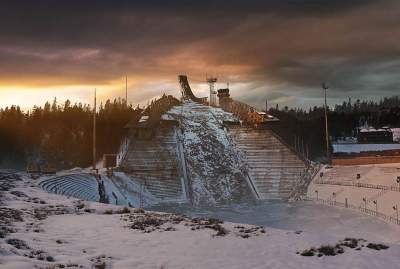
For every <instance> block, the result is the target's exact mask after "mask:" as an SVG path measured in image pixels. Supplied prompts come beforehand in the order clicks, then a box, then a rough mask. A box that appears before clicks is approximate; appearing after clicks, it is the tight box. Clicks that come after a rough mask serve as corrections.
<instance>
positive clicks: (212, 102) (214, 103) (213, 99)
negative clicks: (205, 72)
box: [206, 77, 217, 106]
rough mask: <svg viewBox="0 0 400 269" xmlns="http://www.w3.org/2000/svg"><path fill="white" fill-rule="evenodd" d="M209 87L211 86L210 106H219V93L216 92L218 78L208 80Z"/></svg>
mask: <svg viewBox="0 0 400 269" xmlns="http://www.w3.org/2000/svg"><path fill="white" fill-rule="evenodd" d="M206 80H207V83H208V85H210V106H217V92H216V91H215V82H217V78H216V77H207V78H206Z"/></svg>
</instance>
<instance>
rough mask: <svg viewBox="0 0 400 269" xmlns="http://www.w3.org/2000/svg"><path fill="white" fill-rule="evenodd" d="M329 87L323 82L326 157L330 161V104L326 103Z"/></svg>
mask: <svg viewBox="0 0 400 269" xmlns="http://www.w3.org/2000/svg"><path fill="white" fill-rule="evenodd" d="M328 88H329V87H328V86H327V85H326V83H322V89H323V90H324V94H325V96H324V97H325V106H324V107H325V139H326V157H327V158H328V161H329V159H330V152H329V131H328V112H327V109H328V106H327V104H326V90H327V89H328Z"/></svg>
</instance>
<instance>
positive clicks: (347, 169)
mask: <svg viewBox="0 0 400 269" xmlns="http://www.w3.org/2000/svg"><path fill="white" fill-rule="evenodd" d="M321 172H322V173H323V176H322V177H320V175H319V174H318V175H317V176H316V177H315V178H314V180H313V182H312V183H311V185H310V186H309V188H308V194H307V195H308V197H310V198H312V199H315V198H317V196H318V198H319V199H323V200H327V201H328V200H331V201H336V202H339V203H346V200H347V203H348V204H349V205H353V206H356V207H359V208H360V207H361V208H367V209H369V210H372V211H376V209H378V213H383V214H385V215H387V216H390V217H393V218H395V217H397V211H396V210H394V208H393V207H396V206H398V207H399V208H400V192H399V191H398V190H396V187H399V186H400V185H399V184H398V183H397V182H396V180H397V177H398V176H400V164H399V163H392V164H376V165H355V166H339V165H338V166H333V167H330V166H328V167H327V166H325V167H323V168H322V169H321ZM357 174H360V178H359V179H357ZM317 183H325V184H317ZM357 183H360V186H349V185H351V184H353V185H355V184H357ZM368 184H369V185H371V186H370V187H362V186H368ZM374 187H376V188H374ZM379 187H381V188H379ZM390 187H394V188H393V189H392V190H390V189H389V190H388V188H390ZM385 188H386V189H385ZM334 193H335V195H334ZM363 199H365V200H366V202H365V201H363ZM373 201H376V203H374V202H373Z"/></svg>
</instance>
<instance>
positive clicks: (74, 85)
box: [0, 0, 400, 108]
mask: <svg viewBox="0 0 400 269" xmlns="http://www.w3.org/2000/svg"><path fill="white" fill-rule="evenodd" d="M399 40H400V1H398V0H380V1H372V0H371V1H368V0H352V1H349V0H342V1H338V0H337V1H334V0H329V1H328V0H246V1H239V0H231V1H222V0H217V1H211V0H203V1H189V0H171V1H167V0H146V1H119V0H113V1H108V0H98V1H94V0H87V1H77V0H57V1H51V0H35V1H32V0H29V1H28V0H26V1H24V0H13V1H9V0H2V1H1V2H0V107H5V106H9V105H11V104H17V105H20V106H21V107H23V108H29V107H31V106H33V105H35V104H36V105H42V104H43V103H44V102H45V101H46V100H50V101H51V100H53V99H54V97H57V100H59V102H63V100H66V99H70V100H72V101H73V102H83V103H91V102H92V98H93V91H94V88H97V92H98V94H99V98H100V100H105V99H107V98H118V97H124V95H125V76H128V90H129V96H128V101H129V102H131V103H133V104H138V103H139V104H142V105H143V104H146V103H147V102H148V100H150V99H152V98H154V97H157V96H160V95H161V94H162V93H164V92H165V93H168V94H173V95H175V96H177V97H178V96H179V95H180V91H179V84H178V81H177V76H178V75H179V74H186V75H187V76H188V78H189V81H190V83H191V86H192V88H193V90H194V92H195V94H196V95H198V96H200V97H202V96H207V92H208V90H207V87H208V86H207V84H206V83H205V79H206V76H207V75H208V76H210V75H213V76H217V77H218V82H217V88H225V87H226V85H227V83H229V86H230V90H231V95H232V97H233V98H234V99H237V100H241V101H244V102H247V103H249V104H251V105H254V106H256V107H259V108H263V107H264V104H265V100H266V99H268V103H269V104H270V105H271V106H272V105H273V106H275V105H276V104H278V105H279V106H289V107H304V108H308V107H310V106H314V105H320V104H321V103H322V102H323V99H322V98H323V91H322V90H321V83H322V82H327V84H328V85H329V90H328V102H329V104H330V105H333V104H335V103H341V102H342V101H344V100H347V99H348V98H349V97H350V98H352V99H353V100H355V99H357V98H360V99H362V100H365V99H374V100H379V99H380V98H382V97H384V96H393V95H397V94H398V92H399V88H400V76H399V74H400V72H399V71H400V45H399V44H400V43H399Z"/></svg>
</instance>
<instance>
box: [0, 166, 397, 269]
mask: <svg viewBox="0 0 400 269" xmlns="http://www.w3.org/2000/svg"><path fill="white" fill-rule="evenodd" d="M0 183H1V185H0V187H1V188H0V201H1V202H0V212H1V216H0V226H1V227H2V228H1V229H0V231H1V235H2V236H1V237H2V238H0V268H2V269H3V268H4V269H14V268H16V269H21V268H29V269H31V268H108V269H109V268H114V269H121V268H127V269H128V268H129V269H131V268H240V269H242V268H296V269H301V268H307V269H309V268H374V269H375V268H385V269H392V268H393V269H394V268H398V265H399V264H400V255H399V253H400V237H399V232H400V229H399V227H397V226H394V225H389V224H386V223H384V222H381V221H379V220H378V219H374V218H370V217H367V216H364V215H360V214H358V213H356V212H353V211H350V210H345V209H336V208H331V207H325V206H319V205H313V204H310V203H300V204H279V203H275V204H271V203H264V204H258V205H252V204H242V205H231V206H228V205H226V206H225V207H221V208H215V207H211V208H209V209H201V208H198V209H196V210H194V211H193V209H190V208H186V209H185V208H182V209H181V210H182V211H184V212H186V213H191V214H193V215H196V216H203V217H207V218H208V217H211V216H217V217H219V218H222V219H225V220H226V221H235V222H237V221H240V222H244V223H250V224H255V225H257V226H253V225H249V224H234V223H231V222H225V223H220V222H218V221H216V220H206V219H203V220H199V219H190V218H184V217H182V216H180V215H175V214H173V215H171V214H160V213H156V212H149V211H148V212H143V211H141V210H135V209H133V208H130V209H125V210H123V208H122V207H118V206H113V205H106V204H99V203H95V202H86V201H82V200H78V199H75V198H67V197H65V196H61V195H56V194H50V193H46V192H45V191H43V190H42V189H40V188H38V187H37V185H36V182H34V181H33V180H31V179H29V178H27V177H26V176H25V175H24V174H20V175H17V176H5V174H4V173H0ZM111 210H112V211H111ZM111 213H112V214H111ZM260 225H262V226H264V227H263V228H261V227H259V226H260ZM345 237H355V238H363V239H365V240H367V242H362V244H363V245H364V247H361V243H360V249H359V250H356V249H354V248H350V247H343V250H344V253H343V254H340V255H337V256H323V257H316V256H313V257H305V256H301V255H299V254H297V253H296V252H302V251H303V250H305V249H308V248H310V247H319V246H321V245H326V244H331V245H335V244H337V243H338V242H339V241H340V240H343V239H344V238H345ZM370 242H373V243H385V244H386V245H387V246H389V248H388V249H386V250H380V251H377V250H374V249H370V248H368V247H366V245H367V244H368V243H370Z"/></svg>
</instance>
